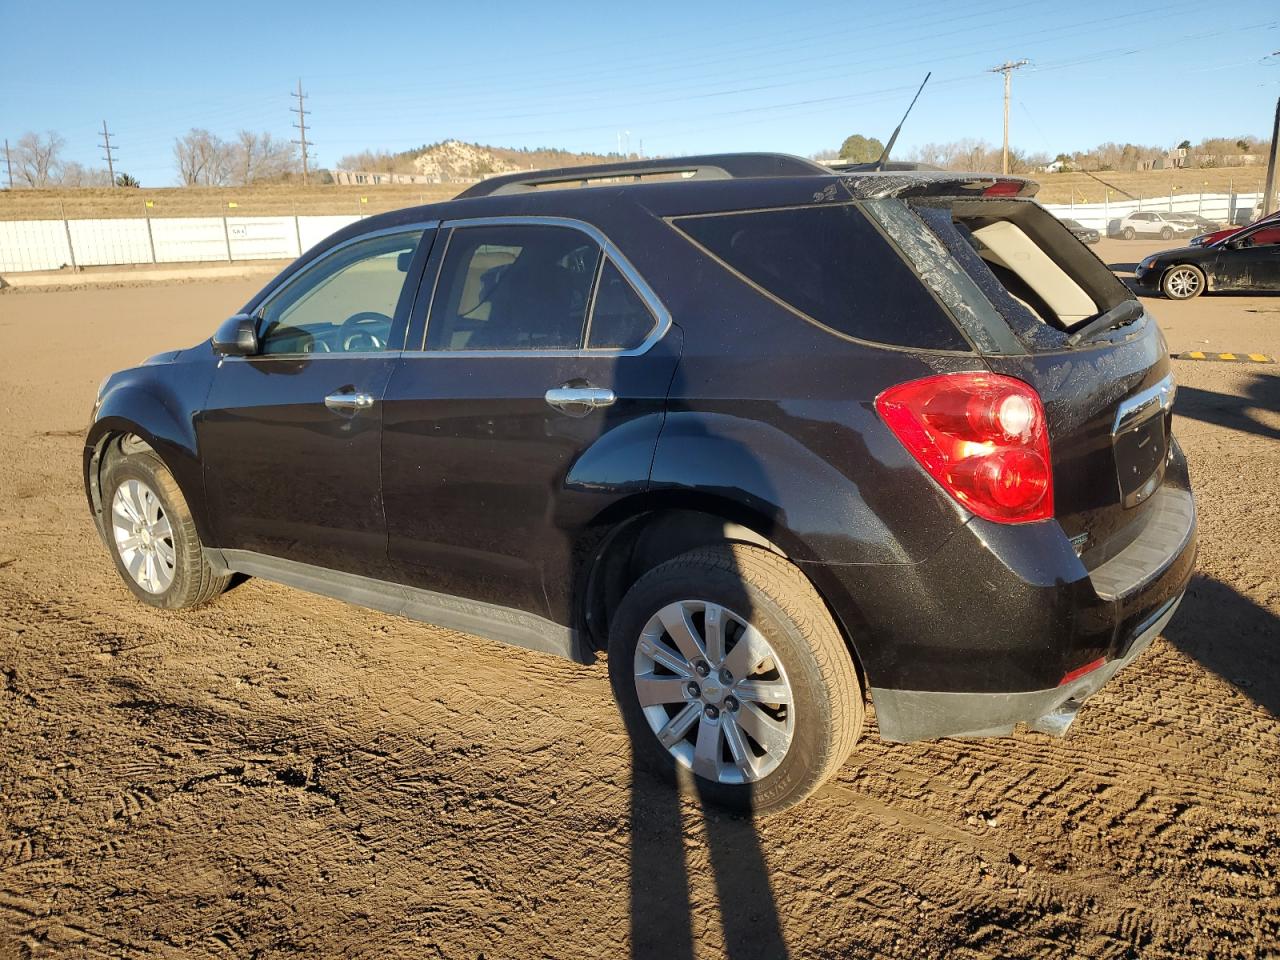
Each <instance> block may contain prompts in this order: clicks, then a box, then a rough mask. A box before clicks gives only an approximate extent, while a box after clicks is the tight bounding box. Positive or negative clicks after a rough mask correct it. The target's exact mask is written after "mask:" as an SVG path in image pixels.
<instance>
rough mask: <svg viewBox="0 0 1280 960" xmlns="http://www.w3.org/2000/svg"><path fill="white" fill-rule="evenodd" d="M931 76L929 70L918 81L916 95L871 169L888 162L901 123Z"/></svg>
mask: <svg viewBox="0 0 1280 960" xmlns="http://www.w3.org/2000/svg"><path fill="white" fill-rule="evenodd" d="M932 76H933V71H932V70H930V71H929V72H928V73H926V74H925V75H924V79H923V80H921V81H920V90H917V91H916V95H915V96H914V97H912V98H911V105H910V106H908V107H907V112H906V113H904V114H903V115H902V119H901V120H899V121H898V126H897V127H895V128H894V131H893V136H891V137H890V138H889V142H888V143H886V144H885V145H884V153H882V154H880V159H879V160H877V161H876V165H875V166H874V167H872V168H871V169H872V171H874V172H876V173H878V172H880V171H881V170H883V169H884V165H885V164H886V163H888V162H889V152H890V151H891V150H892V149H893V145H894V144H895V143H897V142H898V134H899V133H901V132H902V125H903V124H904V123H906V122H907V117H909V116H911V107H914V106H915V105H916V101H917V100H919V99H920V91H921V90H924V85H925V84H926V83H928V82H929V78H930V77H932Z"/></svg>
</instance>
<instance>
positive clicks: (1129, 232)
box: [1120, 227, 1137, 240]
mask: <svg viewBox="0 0 1280 960" xmlns="http://www.w3.org/2000/svg"><path fill="white" fill-rule="evenodd" d="M1120 236H1122V237H1124V238H1125V239H1126V240H1132V239H1133V238H1134V237H1136V236H1137V234H1136V233H1134V232H1133V227H1125V228H1124V229H1123V230H1121V231H1120Z"/></svg>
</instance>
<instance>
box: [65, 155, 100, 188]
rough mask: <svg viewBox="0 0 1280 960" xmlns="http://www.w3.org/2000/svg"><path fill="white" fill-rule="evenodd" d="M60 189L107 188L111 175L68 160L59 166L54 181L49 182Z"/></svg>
mask: <svg viewBox="0 0 1280 960" xmlns="http://www.w3.org/2000/svg"><path fill="white" fill-rule="evenodd" d="M51 183H56V184H57V186H60V187H73V188H75V187H109V186H111V175H110V174H109V173H107V171H106V170H105V169H94V168H93V167H86V166H85V165H84V164H83V163H77V162H76V161H74V160H69V161H67V162H66V163H64V164H62V165H61V168H60V169H59V170H58V176H57V177H56V179H54V180H51Z"/></svg>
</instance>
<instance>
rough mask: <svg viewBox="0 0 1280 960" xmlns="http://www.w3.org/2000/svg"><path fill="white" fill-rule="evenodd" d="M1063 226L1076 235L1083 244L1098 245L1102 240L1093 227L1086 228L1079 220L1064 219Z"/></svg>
mask: <svg viewBox="0 0 1280 960" xmlns="http://www.w3.org/2000/svg"><path fill="white" fill-rule="evenodd" d="M1062 225H1063V226H1064V227H1066V228H1067V229H1068V230H1070V231H1071V232H1072V233H1074V234H1075V236H1076V239H1077V240H1079V241H1080V242H1081V243H1097V242H1098V241H1099V240H1100V239H1102V238H1101V237H1100V236H1099V235H1098V231H1097V230H1095V229H1093V227H1086V226H1084V225H1083V224H1082V223H1080V222H1079V221H1078V220H1071V219H1067V218H1063V221H1062Z"/></svg>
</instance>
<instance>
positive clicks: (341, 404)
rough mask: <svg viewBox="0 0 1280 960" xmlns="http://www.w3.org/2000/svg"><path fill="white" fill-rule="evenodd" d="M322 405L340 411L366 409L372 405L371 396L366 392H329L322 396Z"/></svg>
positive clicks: (347, 411)
mask: <svg viewBox="0 0 1280 960" xmlns="http://www.w3.org/2000/svg"><path fill="white" fill-rule="evenodd" d="M324 405H325V406H326V407H328V408H329V409H330V410H337V411H340V412H342V413H349V412H352V411H355V410H368V409H369V408H370V407H372V406H373V397H371V396H370V395H369V394H367V393H331V394H329V395H328V396H327V397H325V398H324Z"/></svg>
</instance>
